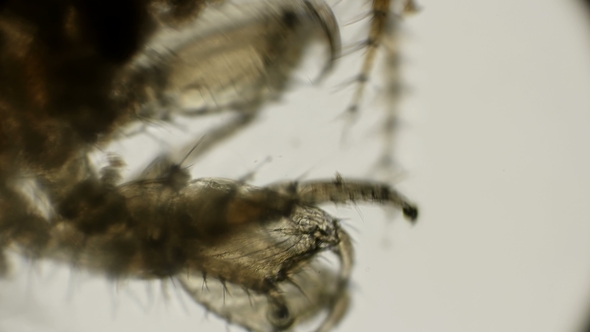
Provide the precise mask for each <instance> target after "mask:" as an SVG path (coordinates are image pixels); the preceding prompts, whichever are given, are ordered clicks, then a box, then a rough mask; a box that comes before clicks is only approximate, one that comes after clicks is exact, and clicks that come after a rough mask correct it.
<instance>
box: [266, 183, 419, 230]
mask: <svg viewBox="0 0 590 332" xmlns="http://www.w3.org/2000/svg"><path fill="white" fill-rule="evenodd" d="M269 189H274V190H277V191H279V192H283V193H286V194H291V195H294V196H295V197H296V199H297V200H298V201H299V202H300V203H301V204H305V205H311V206H315V205H318V204H322V203H328V202H332V203H335V204H345V203H360V202H367V203H374V204H380V205H392V206H395V207H397V208H399V209H401V210H402V212H403V214H404V216H405V217H406V218H407V219H408V220H409V221H410V222H415V221H416V219H417V218H418V208H416V206H415V205H414V204H412V203H410V202H409V201H408V200H407V199H406V198H405V197H404V196H402V195H401V194H400V193H399V192H397V191H396V190H395V189H394V188H392V187H390V186H389V185H387V184H385V183H380V182H368V181H358V180H344V179H342V177H340V176H337V177H336V179H335V180H332V181H325V180H324V181H309V182H287V183H279V184H275V185H271V186H269Z"/></svg>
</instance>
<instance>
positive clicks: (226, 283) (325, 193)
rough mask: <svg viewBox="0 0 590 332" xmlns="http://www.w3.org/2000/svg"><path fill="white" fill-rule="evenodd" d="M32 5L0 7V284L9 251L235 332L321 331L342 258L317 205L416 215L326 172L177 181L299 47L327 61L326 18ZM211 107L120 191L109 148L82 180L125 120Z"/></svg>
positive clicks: (317, 5) (274, 5) (300, 10)
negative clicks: (158, 294) (180, 296)
mask: <svg viewBox="0 0 590 332" xmlns="http://www.w3.org/2000/svg"><path fill="white" fill-rule="evenodd" d="M378 3H380V6H382V7H385V6H387V7H388V6H389V2H388V1H387V2H386V3H385V2H383V3H381V2H380V1H376V2H375V3H374V6H375V4H378ZM36 4H37V7H35V8H36V9H38V10H34V11H33V10H31V9H30V8H31V7H28V6H22V5H21V3H20V2H19V1H18V0H13V1H4V2H3V3H2V4H0V37H1V38H0V40H2V43H1V44H0V46H1V49H0V76H2V77H3V78H6V79H3V80H2V81H0V119H1V121H2V122H1V125H0V273H2V274H6V273H7V272H8V271H9V264H8V262H7V260H6V258H5V256H4V253H5V252H6V251H8V250H11V251H15V252H18V253H20V254H22V255H23V256H25V257H29V258H32V259H46V260H52V261H61V262H65V263H66V264H69V265H71V266H75V267H76V268H80V269H85V270H88V271H92V272H95V273H96V274H101V275H105V276H107V277H108V278H111V279H114V280H119V279H125V278H137V279H166V278H174V279H176V280H178V281H179V282H180V283H181V285H182V287H183V289H184V290H185V291H186V292H187V294H189V295H190V296H191V297H192V298H193V299H194V300H195V301H196V302H197V303H199V304H201V305H203V306H205V307H206V308H207V309H209V310H210V311H212V312H213V313H215V314H216V315H218V316H220V317H222V318H223V319H225V320H226V321H228V322H231V323H233V324H236V325H238V326H241V327H244V328H246V329H248V330H253V331H278V330H287V329H290V328H292V327H295V326H297V325H299V324H300V323H302V322H305V321H307V320H310V319H313V318H316V317H318V315H320V314H321V313H325V317H324V319H323V320H322V321H321V322H320V323H319V325H318V326H316V330H317V331H329V330H330V329H331V328H332V327H334V326H335V325H336V324H338V323H339V322H340V320H341V319H342V318H343V317H344V315H345V313H346V311H347V308H348V303H349V298H348V293H347V285H348V282H349V278H350V273H351V270H352V267H353V247H352V244H351V241H350V239H349V236H348V235H347V233H346V232H345V231H344V230H343V229H342V228H341V227H340V225H339V222H338V220H337V219H336V218H334V217H332V216H330V215H329V214H327V213H326V212H324V211H323V210H321V209H320V208H319V207H318V205H320V204H323V203H327V202H332V203H335V204H348V203H363V202H366V203H373V204H378V205H390V206H394V207H397V208H399V209H401V210H402V212H403V213H404V215H405V216H406V217H407V218H408V219H409V220H410V221H415V220H416V218H417V214H418V212H417V209H416V207H415V206H414V205H413V204H411V203H410V202H408V201H407V200H406V199H405V198H404V197H403V196H402V195H401V194H399V193H398V192H397V191H395V190H394V189H393V188H391V187H390V186H388V185H386V184H383V183H374V182H370V181H364V180H349V179H343V178H342V177H340V176H338V177H337V178H336V179H335V180H324V181H309V182H288V183H277V184H271V185H268V186H266V187H255V186H251V185H248V184H245V183H243V182H241V181H234V180H227V179H217V178H201V179H195V180H192V179H191V176H190V174H189V173H188V171H187V166H186V163H185V162H186V161H187V160H188V159H190V158H193V159H194V158H197V157H199V156H201V155H202V154H203V153H204V152H206V151H208V150H210V149H212V148H213V147H214V146H215V145H216V144H218V143H219V142H221V141H222V140H223V139H225V138H227V137H229V136H231V135H233V134H234V133H236V132H237V131H238V130H239V129H241V128H244V127H245V126H247V125H248V124H249V123H251V121H252V120H253V119H254V118H255V117H256V116H257V114H258V112H259V110H260V109H261V107H262V106H263V104H264V103H265V102H266V101H268V100H269V99H272V98H273V97H275V96H277V95H279V94H281V93H282V92H283V90H284V89H285V87H286V86H287V83H288V80H289V78H290V76H291V73H292V70H293V68H295V67H296V66H297V64H298V63H299V62H300V59H301V56H302V54H303V51H304V50H305V48H306V47H307V45H308V44H309V42H310V41H311V40H313V39H314V38H323V40H324V41H326V42H327V44H328V45H329V50H330V56H329V58H328V65H327V66H326V67H327V68H328V69H329V68H331V66H332V64H333V61H334V59H336V58H337V57H338V53H339V50H340V39H339V31H338V25H337V23H336V20H335V18H334V16H333V14H332V12H331V9H330V7H329V6H328V5H327V4H326V3H324V2H322V1H321V0H317V1H306V0H294V1H288V0H275V1H273V2H267V1H260V2H257V1H253V2H247V3H234V2H223V1H222V2H219V1H211V3H210V2H209V1H205V0H203V1H195V0H192V1H188V0H169V1H168V0H154V1H145V2H141V3H138V2H135V1H128V2H126V1H122V2H120V3H119V2H110V1H106V2H104V3H101V4H98V3H97V2H94V1H74V0H72V1H67V0H66V1H62V2H60V3H59V4H54V3H51V4H47V3H45V2H44V1H41V0H40V1H38V3H36ZM113 8H117V9H118V10H112V9H113ZM378 8H381V7H376V8H375V13H377V9H378ZM385 9H387V8H385ZM383 12H385V11H383ZM373 21H374V22H377V21H379V22H381V23H379V24H381V25H383V24H385V22H386V21H387V20H381V19H380V18H378V15H375V16H374V19H373ZM375 29H381V30H375V31H376V32H374V31H373V29H371V36H370V39H371V38H376V39H375V40H378V39H380V38H382V32H380V31H382V29H383V27H382V26H381V27H380V28H379V27H378V26H376V28H375ZM376 45H377V42H375V46H372V45H369V47H370V49H369V51H371V50H372V49H376ZM371 52H374V51H371ZM372 57H373V56H371V57H369V56H367V58H366V59H365V63H368V64H369V65H368V66H369V67H370V64H371V62H372V61H373V60H372ZM363 71H364V69H363ZM367 71H368V69H367ZM359 98H360V97H359ZM226 111H228V112H234V113H235V114H234V115H235V116H234V117H233V118H232V119H230V120H229V122H227V123H226V124H224V125H222V126H220V127H218V128H214V129H212V131H211V132H210V133H209V134H208V135H206V136H205V137H204V138H195V139H194V141H193V142H190V143H189V145H188V146H185V147H180V148H178V150H177V151H170V153H169V154H167V155H164V156H161V157H159V158H157V159H156V160H154V161H153V162H152V163H150V165H149V166H148V167H147V168H146V169H145V170H144V171H143V172H141V173H140V174H139V175H138V176H137V177H135V178H134V179H133V180H131V181H128V182H126V183H120V182H121V175H120V170H121V168H122V167H124V160H123V159H121V157H119V156H116V155H109V157H108V165H107V166H105V167H103V168H102V169H100V170H98V171H97V170H96V169H95V167H94V165H93V163H91V162H90V161H89V154H90V153H91V152H93V151H95V150H96V149H97V148H100V147H102V146H105V145H106V144H108V143H110V142H111V141H113V140H116V139H117V138H118V137H120V135H121V132H125V131H127V130H129V128H131V127H134V126H135V127H137V126H138V125H146V124H149V123H151V122H153V121H169V120H170V119H175V118H182V117H188V116H191V117H195V116H200V115H202V114H209V113H214V112H226ZM187 151H188V153H187ZM182 153H184V158H182V159H181V158H177V156H178V155H179V154H182ZM323 252H333V253H334V254H335V255H336V257H338V259H339V261H340V266H339V268H338V269H332V268H330V267H328V266H327V265H325V264H322V262H321V261H320V260H317V259H316V258H317V257H318V256H319V255H320V254H321V253H323ZM219 291H221V292H219ZM220 293H223V294H231V296H228V297H227V299H226V297H225V296H222V297H220V296H219V294H220Z"/></svg>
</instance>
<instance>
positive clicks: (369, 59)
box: [347, 0, 418, 115]
mask: <svg viewBox="0 0 590 332" xmlns="http://www.w3.org/2000/svg"><path fill="white" fill-rule="evenodd" d="M394 3H395V0H394V1H392V0H373V3H372V7H371V15H370V17H371V23H370V28H369V35H368V37H367V40H366V41H365V44H366V47H367V49H366V52H365V56H364V59H363V64H362V66H361V70H360V74H359V75H358V76H357V86H356V90H355V91H354V94H353V95H352V100H351V102H350V106H349V107H348V109H347V112H348V113H349V114H352V115H354V114H356V112H357V111H358V107H359V104H360V102H361V100H362V99H363V95H364V91H365V89H366V85H367V82H368V80H369V76H370V75H371V70H372V69H373V66H374V64H375V57H376V56H377V51H378V50H379V47H380V46H381V44H382V41H383V39H384V37H386V36H387V28H388V25H389V22H391V20H392V18H393V17H394V16H395V15H396V14H395V13H394V11H393V9H392V6H393V5H394ZM417 8H418V6H417V5H416V3H415V1H413V0H404V6H403V11H402V14H411V13H414V12H416V11H417Z"/></svg>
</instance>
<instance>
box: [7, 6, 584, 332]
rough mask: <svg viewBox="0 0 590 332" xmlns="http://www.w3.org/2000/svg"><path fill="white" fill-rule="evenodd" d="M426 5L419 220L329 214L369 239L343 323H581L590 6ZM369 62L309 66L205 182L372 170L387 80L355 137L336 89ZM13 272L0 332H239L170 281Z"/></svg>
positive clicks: (410, 149) (406, 115)
mask: <svg viewBox="0 0 590 332" xmlns="http://www.w3.org/2000/svg"><path fill="white" fill-rule="evenodd" d="M332 2H335V1H332ZM355 2H357V0H342V1H341V2H339V3H338V5H337V6H335V12H336V14H337V16H338V19H339V21H340V23H341V24H346V23H349V22H353V21H354V20H355V19H356V18H358V17H359V13H360V12H359V11H357V10H351V8H356V6H357V5H358V4H357V3H355ZM363 3H364V1H363ZM420 4H421V5H422V7H423V11H422V12H421V13H420V14H419V15H416V16H413V17H410V18H408V19H406V20H405V22H404V25H403V30H404V34H403V35H404V39H403V44H402V48H403V54H402V57H403V59H402V61H403V62H402V65H403V67H402V68H403V77H404V81H403V84H404V86H405V89H406V92H405V94H404V97H403V99H402V100H401V103H400V105H399V106H400V107H401V112H402V114H401V118H400V127H399V129H398V132H397V137H398V141H397V148H396V162H397V163H398V164H399V165H401V167H402V168H401V169H403V170H404V171H403V172H400V173H399V174H400V177H399V181H398V184H397V187H398V188H400V189H401V190H402V191H403V192H404V193H405V194H406V195H407V196H408V197H411V198H412V199H413V200H414V201H416V202H417V203H418V204H419V206H420V208H421V216H420V219H419V222H418V224H417V225H416V226H415V227H411V226H409V225H407V224H406V223H405V222H404V221H403V220H402V218H400V217H396V218H393V219H394V220H393V221H391V220H390V219H392V218H391V216H390V215H388V214H386V213H385V212H384V211H383V210H382V209H380V208H378V207H367V206H360V207H359V208H358V209H357V208H355V207H338V208H334V207H332V206H328V207H326V208H327V210H329V211H330V212H331V213H333V214H334V215H337V216H341V217H343V218H346V221H345V224H346V225H349V226H350V227H348V228H347V229H348V230H349V231H350V232H351V234H352V235H353V237H354V239H355V242H356V249H357V256H356V261H357V264H356V269H355V273H354V275H353V288H352V290H351V293H352V296H353V300H354V302H353V306H352V308H351V310H350V313H349V315H348V316H347V317H346V318H345V320H344V321H343V323H342V324H341V325H340V326H339V328H338V331H363V330H364V331H396V332H472V331H478V332H488V331H489V332H493V331H501V332H523V331H536V332H563V331H565V332H568V331H571V332H575V331H577V329H578V328H579V325H580V324H581V322H582V320H583V318H584V317H585V315H586V313H590V301H589V300H590V217H589V216H590V213H589V211H588V206H587V205H586V204H587V203H586V199H589V198H590V172H589V170H590V156H589V154H588V145H589V144H590V130H589V128H590V112H589V110H590V15H587V12H586V9H587V8H585V7H584V6H583V3H581V2H580V1H575V0H561V1H556V0H520V1H509V0H497V1H469V0H446V1H442V0H439V1H432V0H422V1H421V3H420ZM364 6H365V7H364V8H365V10H368V7H367V4H366V3H364ZM366 23H367V22H366V21H361V22H358V23H354V24H350V25H348V26H346V27H344V28H343V31H342V33H343V35H345V38H344V39H345V41H346V42H347V43H349V44H350V43H351V42H352V41H355V40H360V39H362V38H363V34H362V33H363V32H362V31H365V30H363V29H365V28H366ZM362 55H363V53H362V52H356V53H353V54H350V55H347V56H346V57H345V58H344V59H343V60H342V62H341V63H340V64H339V66H338V67H337V68H336V72H335V73H334V74H333V76H332V77H330V79H329V80H328V81H326V82H324V84H323V86H322V87H321V88H320V87H318V86H314V85H311V84H309V83H305V75H306V74H305V73H303V74H300V75H299V76H298V77H299V78H300V82H304V83H299V84H295V85H294V87H293V89H292V91H291V92H288V93H287V94H286V95H285V96H284V98H283V100H281V101H280V102H278V103H275V104H272V105H269V106H268V107H266V108H265V110H264V112H263V114H262V115H261V118H260V120H259V121H258V122H257V123H256V124H255V125H253V126H252V127H249V128H248V129H247V130H245V131H244V132H242V133H240V134H239V135H237V136H236V137H234V138H233V139H232V140H230V141H228V142H227V144H224V145H223V146H222V147H221V148H220V149H217V150H216V151H214V152H213V153H211V154H208V155H207V156H205V157H204V158H203V159H201V160H199V162H198V163H196V164H195V165H194V166H193V168H192V170H193V175H194V176H195V177H209V176H216V177H230V178H236V177H239V176H241V175H243V174H244V173H247V172H248V171H251V170H253V169H254V168H256V167H257V165H258V164H259V163H260V162H262V161H263V160H264V159H265V158H267V157H271V158H272V161H271V162H270V163H267V164H266V165H264V166H263V167H262V168H261V169H260V170H259V171H258V173H257V176H256V178H255V179H254V181H253V182H254V183H255V184H260V185H263V184H265V183H269V182H274V181H281V180H289V179H294V178H298V177H301V176H303V177H304V178H307V179H313V178H326V177H332V176H333V175H334V173H335V172H336V171H338V172H340V173H341V174H342V175H344V176H353V177H370V176H371V175H372V171H371V170H372V167H373V166H374V164H375V162H376V160H377V159H378V157H379V154H380V152H381V148H382V143H383V139H382V136H381V135H380V134H379V131H378V128H379V127H378V125H379V121H380V120H381V119H382V117H383V109H384V103H383V102H381V101H379V92H380V84H379V80H378V79H375V80H374V81H373V82H372V83H371V84H370V85H369V87H368V94H367V97H366V98H365V99H364V102H363V104H362V107H361V110H362V112H361V118H360V119H359V120H358V122H357V123H356V124H355V126H354V127H353V128H352V130H351V131H350V132H348V133H347V135H346V139H345V141H344V143H342V140H341V137H342V135H343V122H342V121H340V120H338V119H337V117H338V115H340V114H341V113H342V111H343V110H344V109H346V107H347V103H348V101H349V97H350V96H349V95H350V93H351V91H352V89H350V88H347V89H335V87H336V86H338V84H339V83H342V82H344V81H346V80H347V79H348V78H351V77H352V76H354V75H356V74H357V73H358V68H359V67H360V59H361V57H362ZM308 61H311V62H314V61H318V58H312V59H308ZM312 75H313V73H312V74H310V76H312ZM312 77H313V76H312ZM207 121H208V120H204V121H202V122H199V123H201V127H200V129H199V128H196V127H191V129H190V130H191V132H193V134H192V135H191V136H189V135H188V134H187V133H186V132H182V131H181V130H178V129H177V128H174V127H172V126H171V127H165V128H160V131H159V133H160V134H161V135H162V136H165V137H167V138H168V139H169V140H175V138H174V137H176V136H175V135H179V136H182V135H184V136H183V137H185V138H186V137H198V135H197V136H194V133H195V132H198V133H204V128H205V127H206V126H207V125H209V124H210V123H211V122H207ZM211 121H212V122H216V121H219V119H214V120H211ZM188 126H189V125H187V127H188ZM195 128H196V129H195ZM135 140H136V138H134V139H131V140H130V142H127V143H125V144H121V145H117V146H116V147H114V149H117V151H119V152H121V153H123V155H124V156H125V158H126V160H127V161H128V164H129V170H130V171H134V170H137V169H138V168H139V167H140V165H142V164H145V162H147V161H148V160H149V159H150V158H153V157H154V155H156V154H157V153H158V152H161V151H162V149H166V146H162V145H161V144H160V145H158V143H157V142H156V141H154V140H152V139H150V138H145V137H144V138H137V141H135ZM148 151H149V152H150V153H148ZM15 268H16V269H15V271H14V274H13V279H12V280H9V281H0V331H5V332H24V331H60V332H61V331H63V332H77V331H109V332H115V331H142V332H148V331H162V330H167V331H178V332H180V331H224V330H225V329H226V324H225V323H224V322H223V321H221V320H219V319H217V318H216V317H214V316H213V315H209V316H206V315H205V313H204V310H203V309H201V307H199V306H198V305H196V304H194V303H192V302H191V300H190V299H188V298H187V297H186V296H184V295H183V294H182V291H181V290H180V289H175V288H174V287H173V286H172V285H168V290H167V292H165V291H162V289H161V287H160V285H159V283H155V282H154V283H152V285H151V293H152V294H153V295H152V296H150V295H149V293H150V292H149V291H147V288H146V286H145V284H146V283H137V282H129V283H124V284H119V285H114V284H113V283H111V282H108V281H105V280H103V279H100V278H92V277H88V276H86V275H84V274H82V273H78V272H73V271H72V270H71V269H69V268H64V267H55V266H52V265H48V264H34V265H31V264H28V263H26V262H21V263H20V264H17V265H16V266H15ZM166 294H168V295H167V297H168V298H166ZM150 299H151V300H150ZM229 330H231V331H239V330H240V329H239V328H237V327H233V326H230V327H229Z"/></svg>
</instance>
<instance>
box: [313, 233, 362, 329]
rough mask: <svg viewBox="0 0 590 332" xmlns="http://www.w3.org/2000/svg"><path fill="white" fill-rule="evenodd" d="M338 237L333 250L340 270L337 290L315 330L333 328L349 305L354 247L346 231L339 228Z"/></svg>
mask: <svg viewBox="0 0 590 332" xmlns="http://www.w3.org/2000/svg"><path fill="white" fill-rule="evenodd" d="M338 238H339V239H340V243H339V244H338V247H336V248H334V249H333V251H334V252H335V253H336V255H338V258H339V259H340V270H339V274H338V278H339V282H338V286H337V287H338V288H337V289H338V290H337V291H336V292H335V294H336V295H335V296H334V298H332V299H331V301H330V303H329V305H328V306H327V308H328V316H327V317H326V319H324V321H323V322H322V324H321V325H320V326H319V327H318V329H317V330H316V332H329V331H332V330H333V329H334V327H336V326H337V325H338V324H339V323H340V322H341V321H342V318H344V316H345V315H346V313H347V311H348V308H349V305H350V297H349V294H348V292H347V291H346V290H347V288H348V283H349V281H350V275H351V274H352V267H353V264H354V247H353V246H352V241H351V239H350V236H349V235H348V233H346V232H345V231H344V230H342V229H340V230H339V231H338Z"/></svg>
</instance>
